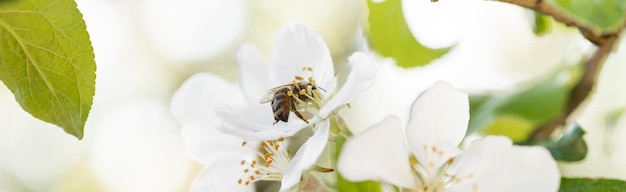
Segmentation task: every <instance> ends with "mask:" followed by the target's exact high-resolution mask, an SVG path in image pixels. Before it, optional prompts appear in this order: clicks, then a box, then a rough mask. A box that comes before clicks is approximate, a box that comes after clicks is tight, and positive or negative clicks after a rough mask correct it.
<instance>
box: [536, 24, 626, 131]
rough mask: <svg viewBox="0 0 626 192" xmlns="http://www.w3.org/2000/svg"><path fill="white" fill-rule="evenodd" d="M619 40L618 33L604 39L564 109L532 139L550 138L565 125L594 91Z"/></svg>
mask: <svg viewBox="0 0 626 192" xmlns="http://www.w3.org/2000/svg"><path fill="white" fill-rule="evenodd" d="M617 40H618V37H617V35H614V36H611V37H610V38H607V39H606V41H604V44H602V45H601V46H600V47H599V48H598V50H596V52H595V53H594V54H593V56H591V58H589V60H587V62H585V70H584V73H583V76H582V78H581V79H580V81H579V82H578V83H577V84H576V86H575V87H574V88H573V89H572V90H571V91H570V94H569V97H568V98H567V103H566V105H565V109H564V111H563V112H562V113H561V114H559V116H557V117H556V118H554V119H552V120H550V121H549V122H547V123H545V124H543V125H542V126H540V127H539V128H538V129H537V130H536V131H535V132H534V133H533V134H532V136H531V140H534V141H541V140H545V139H548V138H549V137H550V135H551V134H552V132H554V130H555V129H556V128H557V127H559V126H560V125H564V124H565V123H566V121H567V118H568V117H569V116H570V115H571V114H572V113H573V112H574V111H575V110H576V108H578V106H580V104H581V103H582V102H583V101H585V99H586V98H587V97H588V96H589V95H590V93H591V91H593V86H594V85H595V83H596V80H597V79H598V75H599V74H600V69H602V64H603V63H604V60H605V59H606V58H607V56H608V55H609V54H610V53H611V50H612V49H613V46H614V45H615V43H616V41H617Z"/></svg>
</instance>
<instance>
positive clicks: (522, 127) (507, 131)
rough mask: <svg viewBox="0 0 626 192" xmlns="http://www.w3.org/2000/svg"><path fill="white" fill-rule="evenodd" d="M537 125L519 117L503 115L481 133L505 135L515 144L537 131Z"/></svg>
mask: <svg viewBox="0 0 626 192" xmlns="http://www.w3.org/2000/svg"><path fill="white" fill-rule="evenodd" d="M534 126H535V125H534V124H533V123H532V122H530V121H528V120H526V119H524V118H521V117H519V116H513V115H501V116H499V117H497V118H496V119H495V120H493V121H492V122H491V123H490V124H489V125H487V126H485V128H484V129H483V130H482V131H481V133H482V134H485V135H503V136H507V137H509V138H511V140H513V142H523V141H526V140H528V137H529V136H530V134H531V133H532V132H533V130H534V129H535V127H534Z"/></svg>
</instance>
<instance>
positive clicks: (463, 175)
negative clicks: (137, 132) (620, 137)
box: [171, 23, 560, 191]
mask: <svg viewBox="0 0 626 192" xmlns="http://www.w3.org/2000/svg"><path fill="white" fill-rule="evenodd" d="M236 61H237V64H238V69H239V85H235V84H232V83H230V82H228V81H226V80H224V79H221V78H220V77H218V76H216V75H212V74H208V73H201V74H197V75H194V76H192V77H190V78H189V79H188V80H187V81H186V82H185V83H184V84H183V85H182V86H181V87H180V89H179V90H178V91H177V92H176V94H175V95H174V97H173V100H172V106H171V108H172V112H173V113H174V115H175V116H176V118H177V119H178V121H179V123H180V124H181V125H182V135H183V139H184V141H185V146H186V149H187V151H188V153H189V154H190V155H191V156H192V157H194V158H195V159H196V160H197V161H199V162H201V163H203V164H204V165H206V169H205V170H204V171H203V172H202V173H201V174H200V175H199V176H198V177H197V178H196V180H195V182H194V184H193V186H192V191H255V190H263V189H267V190H280V191H326V190H327V189H329V188H333V187H334V186H336V185H335V183H333V182H336V180H337V179H327V178H335V177H337V176H341V177H342V178H345V179H346V180H348V181H350V182H358V181H368V180H371V181H377V182H380V183H382V184H383V185H381V186H383V187H386V189H391V190H404V189H406V190H410V191H555V190H557V189H558V186H559V181H560V175H559V171H558V169H557V166H556V163H555V161H554V160H553V159H552V157H551V156H550V153H549V152H548V151H547V150H546V149H544V148H542V147H530V146H526V147H523V146H516V145H513V144H512V142H511V140H510V139H508V138H506V137H502V136H485V137H482V138H478V139H475V140H468V139H465V140H464V138H466V137H465V134H466V130H467V127H468V122H469V101H468V95H467V94H466V93H464V92H462V91H459V90H457V89H455V88H454V87H453V86H452V85H450V84H449V83H447V82H445V81H439V82H437V83H435V84H434V85H432V87H431V88H429V89H427V90H426V91H424V92H423V93H422V94H421V95H420V96H419V97H418V98H417V99H416V100H415V101H414V103H413V104H412V106H411V111H410V120H409V121H408V124H407V126H406V128H405V129H404V130H403V129H402V126H401V125H402V123H401V122H400V120H399V118H397V117H395V116H389V117H387V118H385V119H384V120H383V121H381V122H379V123H377V124H374V125H371V127H369V128H368V129H366V130H364V131H362V132H360V133H357V134H352V130H350V128H349V124H346V123H345V122H344V121H343V119H342V116H341V111H342V110H351V109H350V108H349V107H350V105H349V103H350V101H352V100H353V99H354V98H355V97H357V96H358V95H359V94H360V93H362V92H363V91H364V90H366V89H368V88H369V87H370V86H372V84H373V83H374V81H375V79H376V68H377V66H376V65H377V64H376V62H375V60H374V59H373V58H372V57H371V56H369V55H368V54H367V53H362V52H355V53H353V54H352V55H351V56H350V57H349V59H348V70H347V71H346V72H345V73H337V72H335V68H334V67H335V65H333V59H332V58H331V54H330V51H329V50H328V48H327V45H326V44H325V43H324V40H323V39H322V38H321V37H320V36H319V35H318V34H317V33H316V32H315V31H314V30H313V29H311V28H309V27H307V26H305V25H304V24H301V23H293V24H289V25H288V26H286V27H285V28H283V29H282V30H280V31H279V32H277V35H276V38H275V40H274V44H273V49H272V52H271V55H270V58H269V62H266V61H265V59H264V57H263V55H262V54H261V53H260V51H258V50H257V49H256V48H255V47H254V46H252V45H249V44H244V45H241V46H240V48H239V50H238V52H237V55H236ZM390 97H392V95H390ZM371 110H376V109H371ZM338 138H341V139H342V140H344V139H345V140H346V142H345V144H343V146H336V145H340V143H339V142H336V140H338ZM337 147H339V148H341V153H340V154H339V155H337V156H334V155H325V154H330V152H332V151H334V150H335V149H337ZM329 162H330V163H329ZM265 181H270V182H265Z"/></svg>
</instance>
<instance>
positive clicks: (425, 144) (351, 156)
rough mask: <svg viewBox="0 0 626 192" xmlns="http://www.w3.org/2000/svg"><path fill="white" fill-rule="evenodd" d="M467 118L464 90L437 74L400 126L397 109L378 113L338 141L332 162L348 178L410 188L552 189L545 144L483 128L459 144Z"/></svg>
mask: <svg viewBox="0 0 626 192" xmlns="http://www.w3.org/2000/svg"><path fill="white" fill-rule="evenodd" d="M468 121H469V101H468V96H467V94H465V93H463V92H460V91H458V90H456V89H454V88H452V87H451V86H450V85H449V84H448V83H445V82H438V83H436V84H435V85H434V86H433V87H431V88H430V89H428V90H426V91H425V92H424V93H422V95H421V96H419V97H418V99H417V100H416V101H415V102H414V103H413V106H412V109H411V116H410V120H409V123H408V125H407V128H406V130H405V133H404V134H403V133H402V130H401V128H400V121H399V120H398V118H397V117H395V116H390V117H388V118H386V119H385V120H383V121H382V122H380V123H378V124H376V125H374V126H372V127H370V128H369V129H368V130H366V131H364V132H362V133H360V134H359V135H356V136H354V137H353V138H352V139H350V140H348V141H347V142H346V144H345V145H344V148H343V150H342V154H341V156H340V157H339V160H338V170H339V172H340V173H341V174H342V175H343V176H344V177H345V178H346V179H348V180H352V181H363V180H377V181H384V182H388V183H391V184H394V185H397V186H400V187H403V188H407V189H411V190H413V191H555V190H557V189H558V186H559V181H560V175H559V171H558V168H557V166H556V162H555V161H554V160H553V159H552V157H551V156H550V153H549V152H548V151H547V150H546V149H545V148H542V147H520V146H513V145H512V142H511V140H510V139H508V138H506V137H501V136H488V137H485V138H484V139H479V140H476V141H474V142H472V143H470V144H469V146H468V147H467V149H466V150H465V151H463V150H461V149H459V148H458V147H457V146H458V145H459V144H460V142H461V141H462V139H463V137H464V135H465V131H466V130H467V125H468ZM407 144H408V145H407Z"/></svg>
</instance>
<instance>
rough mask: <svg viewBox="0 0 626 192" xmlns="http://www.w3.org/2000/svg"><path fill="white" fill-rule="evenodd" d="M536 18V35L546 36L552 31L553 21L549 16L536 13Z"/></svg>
mask: <svg viewBox="0 0 626 192" xmlns="http://www.w3.org/2000/svg"><path fill="white" fill-rule="evenodd" d="M534 18H535V22H534V25H533V32H535V35H537V36H541V35H545V34H547V33H549V32H550V30H552V19H551V18H550V17H549V16H547V15H544V14H541V13H537V12H535V14H534Z"/></svg>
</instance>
